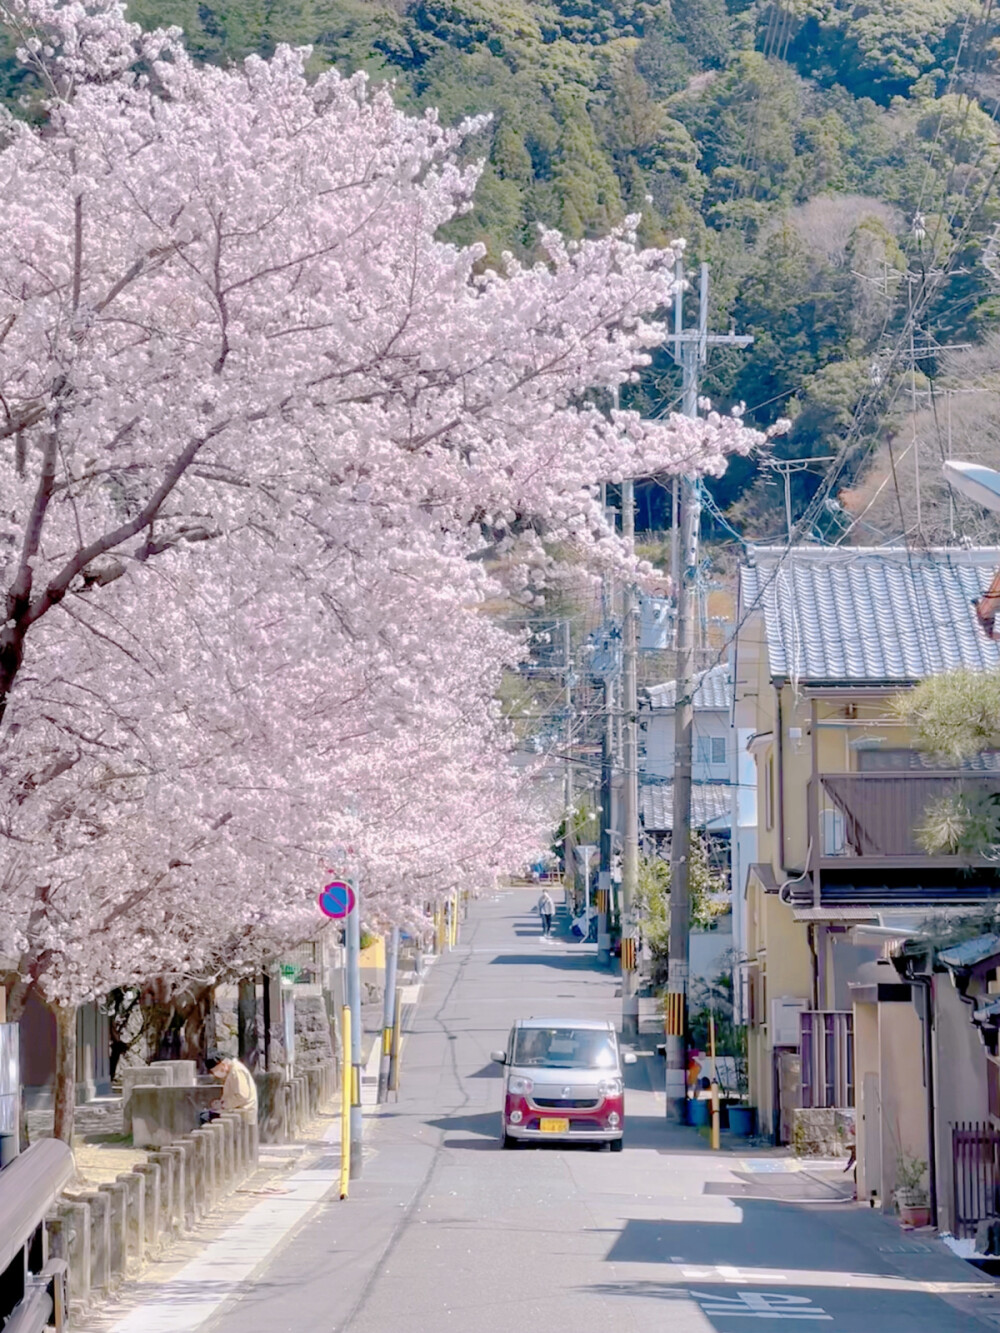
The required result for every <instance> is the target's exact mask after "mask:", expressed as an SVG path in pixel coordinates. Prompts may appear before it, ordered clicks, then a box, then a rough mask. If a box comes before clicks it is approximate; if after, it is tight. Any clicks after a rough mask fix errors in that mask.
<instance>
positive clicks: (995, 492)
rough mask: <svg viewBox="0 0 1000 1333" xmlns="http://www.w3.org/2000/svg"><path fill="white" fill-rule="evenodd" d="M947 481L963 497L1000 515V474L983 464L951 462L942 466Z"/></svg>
mask: <svg viewBox="0 0 1000 1333" xmlns="http://www.w3.org/2000/svg"><path fill="white" fill-rule="evenodd" d="M942 471H943V472H944V475H945V480H946V481H947V482H948V484H949V485H950V486H953V487H954V488H955V490H956V491H958V492H959V493H960V494H962V495H966V496H968V498H969V499H970V500H975V501H976V503H977V504H981V505H982V506H983V508H984V509H992V510H993V511H994V512H995V513H1000V472H997V471H995V469H993V468H991V467H983V465H982V463H960V462H958V461H954V460H952V461H949V462H947V463H944V464H943V465H942Z"/></svg>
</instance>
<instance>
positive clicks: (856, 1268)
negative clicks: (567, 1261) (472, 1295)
mask: <svg viewBox="0 0 1000 1333" xmlns="http://www.w3.org/2000/svg"><path fill="white" fill-rule="evenodd" d="M677 1202H681V1201H674V1203H675V1204H676V1203H677ZM719 1203H720V1205H721V1204H722V1201H721V1199H720V1200H719ZM671 1206H672V1204H671V1201H670V1200H663V1211H664V1213H665V1214H666V1216H664V1217H662V1218H659V1219H656V1218H629V1219H626V1220H625V1222H624V1224H623V1226H622V1228H621V1231H620V1232H618V1234H617V1236H616V1237H615V1239H614V1241H613V1243H612V1245H611V1248H610V1249H609V1251H608V1253H607V1255H606V1261H607V1262H609V1263H616V1264H643V1263H650V1264H653V1263H655V1264H663V1263H666V1262H670V1263H674V1264H676V1265H677V1268H678V1270H679V1271H678V1272H677V1277H676V1280H675V1281H673V1282H671V1281H656V1280H653V1279H645V1278H640V1279H637V1280H635V1281H628V1280H623V1281H620V1282H604V1283H597V1284H594V1285H592V1286H589V1287H587V1290H588V1291H590V1292H594V1293H597V1294H600V1295H604V1296H624V1297H626V1298H627V1299H634V1298H636V1297H649V1298H651V1299H656V1300H668V1301H670V1300H672V1301H677V1300H685V1301H690V1302H692V1303H694V1304H695V1305H696V1306H697V1307H698V1309H699V1310H700V1312H701V1315H702V1316H703V1317H704V1318H705V1319H706V1320H707V1322H708V1324H709V1325H710V1326H711V1327H712V1328H718V1329H730V1328H732V1327H734V1325H732V1324H731V1323H730V1321H731V1320H732V1319H734V1318H738V1317H740V1318H747V1317H752V1318H757V1319H763V1320H766V1321H768V1323H770V1321H772V1320H777V1319H781V1320H782V1321H783V1324H782V1326H783V1327H784V1321H786V1320H795V1321H797V1322H800V1321H803V1320H810V1321H822V1322H824V1323H828V1324H829V1323H832V1324H834V1327H835V1329H836V1330H843V1333H876V1330H877V1331H878V1333H917V1330H920V1331H921V1333H922V1331H923V1330H925V1329H926V1330H932V1329H939V1328H941V1327H943V1326H944V1327H948V1328H949V1329H954V1328H958V1327H960V1326H961V1327H966V1326H968V1327H972V1326H973V1325H972V1324H971V1321H970V1324H969V1325H965V1324H962V1325H959V1324H958V1323H957V1322H956V1323H948V1324H946V1325H942V1322H941V1321H942V1317H943V1316H945V1317H946V1316H947V1315H948V1314H949V1313H950V1314H952V1315H953V1314H954V1311H950V1312H949V1310H948V1307H947V1306H942V1304H941V1303H940V1301H939V1300H938V1298H937V1297H936V1296H935V1295H934V1294H932V1293H931V1292H929V1291H927V1290H922V1289H921V1287H922V1286H923V1281H924V1280H933V1279H935V1278H937V1277H941V1278H943V1279H944V1280H946V1281H948V1282H949V1283H956V1282H957V1283H959V1284H964V1283H966V1282H968V1283H969V1284H970V1285H974V1284H976V1283H977V1282H978V1281H979V1277H978V1275H977V1274H975V1273H968V1274H966V1273H964V1271H963V1269H962V1267H961V1265H958V1264H956V1263H955V1262H954V1261H953V1260H952V1259H951V1257H950V1256H933V1257H932V1256H930V1255H928V1256H926V1257H925V1256H923V1255H921V1256H920V1270H919V1274H917V1271H916V1270H915V1271H914V1276H913V1277H911V1278H910V1277H907V1276H905V1270H904V1271H903V1272H901V1270H900V1269H899V1267H898V1266H896V1265H894V1264H893V1263H892V1261H891V1260H890V1261H887V1260H886V1259H885V1258H884V1257H883V1253H882V1251H881V1248H880V1243H884V1244H885V1246H886V1252H888V1251H889V1248H890V1246H889V1242H890V1241H891V1240H892V1238H893V1237H894V1236H896V1234H897V1233H896V1231H895V1228H893V1227H889V1226H888V1225H886V1224H885V1223H884V1222H882V1221H881V1220H880V1219H872V1218H870V1217H869V1216H868V1215H867V1213H865V1214H861V1215H858V1216H857V1217H856V1218H853V1219H845V1223H846V1225H845V1226H843V1227H829V1226H825V1225H823V1226H822V1227H821V1226H820V1225H819V1224H818V1223H816V1221H815V1220H814V1219H815V1218H816V1216H817V1214H815V1213H809V1212H806V1211H804V1210H803V1209H802V1208H801V1207H797V1206H796V1205H795V1204H794V1203H782V1202H779V1201H774V1202H772V1201H770V1200H739V1201H736V1202H734V1204H733V1206H732V1207H731V1208H729V1209H726V1208H725V1207H724V1206H722V1208H721V1211H720V1212H719V1214H718V1216H717V1218H716V1220H714V1221H711V1222H708V1221H705V1222H700V1221H697V1220H694V1219H693V1218H692V1217H691V1216H690V1214H687V1215H686V1216H683V1217H671V1216H670V1215H669V1214H670V1211H671ZM848 1228H849V1229H848ZM776 1270H777V1271H776ZM797 1277H800V1279H801V1280H800V1281H796V1278H797ZM741 1288H742V1289H741ZM717 1321H721V1322H717ZM758 1327H759V1325H758ZM762 1333H763V1331H762Z"/></svg>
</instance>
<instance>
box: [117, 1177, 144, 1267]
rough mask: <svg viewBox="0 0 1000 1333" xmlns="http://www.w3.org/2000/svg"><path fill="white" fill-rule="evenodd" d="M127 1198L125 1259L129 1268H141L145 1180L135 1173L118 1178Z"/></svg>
mask: <svg viewBox="0 0 1000 1333" xmlns="http://www.w3.org/2000/svg"><path fill="white" fill-rule="evenodd" d="M118 1179H119V1181H120V1182H121V1185H122V1187H123V1188H124V1190H125V1193H126V1195H127V1196H128V1209H127V1213H126V1222H125V1258H126V1263H127V1265H128V1267H129V1268H133V1269H135V1268H141V1267H142V1261H143V1258H144V1256H145V1253H146V1178H145V1176H141V1175H140V1174H139V1173H138V1172H137V1171H126V1172H124V1173H123V1174H122V1175H120V1176H119V1177H118Z"/></svg>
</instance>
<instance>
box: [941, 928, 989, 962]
mask: <svg viewBox="0 0 1000 1333" xmlns="http://www.w3.org/2000/svg"><path fill="white" fill-rule="evenodd" d="M998 954H1000V935H977V936H976V938H975V939H972V940H963V941H962V943H961V944H954V945H952V947H951V948H950V949H942V950H941V952H940V953H939V954H938V961H939V962H941V963H944V965H945V967H955V968H963V967H975V966H976V964H977V963H984V962H985V961H986V959H987V958H993V957H995V956H996V955H998Z"/></svg>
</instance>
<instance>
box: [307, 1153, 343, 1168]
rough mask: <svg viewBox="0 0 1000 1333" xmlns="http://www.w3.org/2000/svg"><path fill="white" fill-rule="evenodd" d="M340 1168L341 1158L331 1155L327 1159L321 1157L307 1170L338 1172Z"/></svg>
mask: <svg viewBox="0 0 1000 1333" xmlns="http://www.w3.org/2000/svg"><path fill="white" fill-rule="evenodd" d="M339 1166H340V1158H339V1157H334V1156H332V1155H330V1156H327V1157H320V1158H319V1159H318V1160H317V1161H315V1162H313V1164H312V1166H310V1167H308V1168H307V1169H308V1170H309V1171H336V1169H337V1168H338V1167H339Z"/></svg>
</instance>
